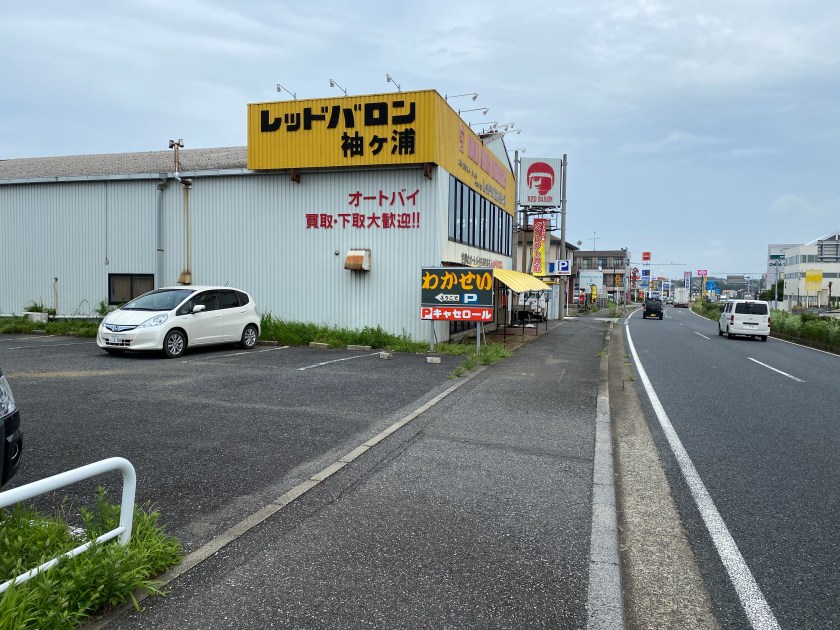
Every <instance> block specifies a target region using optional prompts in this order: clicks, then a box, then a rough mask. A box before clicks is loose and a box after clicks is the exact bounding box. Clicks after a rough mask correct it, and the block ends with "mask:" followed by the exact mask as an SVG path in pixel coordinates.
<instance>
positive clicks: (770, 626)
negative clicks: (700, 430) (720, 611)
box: [627, 326, 780, 630]
mask: <svg viewBox="0 0 840 630" xmlns="http://www.w3.org/2000/svg"><path fill="white" fill-rule="evenodd" d="M627 342H628V344H629V345H630V352H631V353H632V354H633V361H634V362H635V363H636V369H637V370H638V372H639V378H640V379H641V381H642V384H643V385H644V387H645V391H646V392H647V395H648V398H649V399H650V404H651V405H652V406H653V410H654V411H655V412H656V417H657V418H658V419H659V424H660V426H661V427H662V432H663V433H664V434H665V438H666V439H667V440H668V444H669V445H670V446H671V451H672V452H673V453H674V457H675V458H676V460H677V464H678V465H679V467H680V471H681V472H682V474H683V478H684V479H685V482H686V484H688V488H689V490H690V491H691V496H692V497H693V498H694V504H695V505H696V506H697V509H698V510H699V512H700V516H701V517H702V519H703V522H704V523H705V525H706V529H708V530H709V536H711V538H712V543H714V545H715V549H717V552H718V556H719V557H720V560H721V562H722V563H723V566H724V568H725V569H726V572H727V573H728V574H729V579H730V580H731V581H732V586H734V587H735V592H736V593H737V594H738V599H740V600H741V606H742V607H743V608H744V612H745V613H746V615H747V619H748V620H749V622H750V625H752V627H753V628H756V629H758V628H761V629H762V630H774V629H777V628H780V626H779V622H778V621H776V617H775V615H774V614H773V611H772V610H771V609H770V605H769V604H768V603H767V600H766V599H764V594H763V593H762V592H761V589H760V588H759V587H758V584H757V583H756V581H755V578H754V577H753V574H752V573H751V572H750V569H749V567H748V566H747V563H746V561H745V560H744V557H743V556H742V555H741V552H740V551H739V550H738V545H736V544H735V539H733V538H732V534H730V533H729V529H727V527H726V523H725V522H724V521H723V517H721V515H720V512H718V510H717V507H715V502H714V501H713V500H712V497H711V495H710V494H709V491H708V490H706V486H705V484H704V483H703V480H702V479H701V478H700V474H699V473H698V472H697V469H696V468H695V467H694V464H693V463H692V461H691V458H690V457H689V456H688V453H687V452H686V450H685V447H683V445H682V442H681V441H680V438H679V436H678V435H677V432H676V430H675V429H674V426H673V425H672V424H671V420H670V419H669V418H668V414H667V413H665V408H664V407H663V406H662V403H661V402H660V400H659V396H657V395H656V392H655V391H654V389H653V385H652V384H651V382H650V379H649V378H648V376H647V373H646V372H645V369H644V368H643V367H642V362H641V360H640V359H639V355H638V354H637V353H636V347H635V346H634V345H633V338H632V336H631V335H630V327H629V326H628V327H627Z"/></svg>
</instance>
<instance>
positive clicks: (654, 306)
mask: <svg viewBox="0 0 840 630" xmlns="http://www.w3.org/2000/svg"><path fill="white" fill-rule="evenodd" d="M642 318H644V319H648V318H655V319H662V300H659V299H654V298H649V299H647V300H645V310H644V313H643V314H642Z"/></svg>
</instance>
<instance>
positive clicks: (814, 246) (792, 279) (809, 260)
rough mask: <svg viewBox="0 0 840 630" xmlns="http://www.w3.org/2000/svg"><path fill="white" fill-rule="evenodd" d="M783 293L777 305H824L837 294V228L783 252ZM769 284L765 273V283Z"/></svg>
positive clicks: (839, 244)
mask: <svg viewBox="0 0 840 630" xmlns="http://www.w3.org/2000/svg"><path fill="white" fill-rule="evenodd" d="M784 255H785V258H784V266H783V267H782V268H781V269H783V270H784V279H785V297H784V301H783V302H780V303H779V307H780V308H783V309H785V310H791V309H792V308H793V307H798V306H803V307H808V306H826V305H827V304H828V303H829V299H830V300H831V301H832V302H833V303H834V304H837V302H838V301H840V300H839V299H838V296H840V232H835V233H834V234H828V235H826V236H823V237H821V238H818V239H815V240H813V241H811V242H810V243H805V244H804V245H795V246H792V247H788V248H787V249H786V250H785V252H784ZM769 284H772V280H771V278H770V276H768V285H769Z"/></svg>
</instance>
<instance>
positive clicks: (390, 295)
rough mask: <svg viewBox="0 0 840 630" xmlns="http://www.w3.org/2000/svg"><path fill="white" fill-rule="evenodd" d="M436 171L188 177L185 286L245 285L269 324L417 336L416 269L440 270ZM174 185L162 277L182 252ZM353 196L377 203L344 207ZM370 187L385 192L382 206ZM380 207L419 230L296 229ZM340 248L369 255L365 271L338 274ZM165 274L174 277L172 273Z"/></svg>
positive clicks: (441, 202) (441, 196)
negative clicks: (189, 278)
mask: <svg viewBox="0 0 840 630" xmlns="http://www.w3.org/2000/svg"><path fill="white" fill-rule="evenodd" d="M439 174H440V173H439V172H437V171H436V172H435V176H434V177H433V179H432V180H429V179H426V178H425V177H424V176H423V174H422V171H421V170H420V169H418V168H412V169H395V170H385V169H377V170H370V171H353V172H347V171H342V172H321V173H315V172H310V173H303V174H302V175H301V182H300V183H299V184H296V183H294V182H292V181H290V180H289V176H288V174H277V175H262V176H244V177H219V178H195V179H194V180H193V182H194V183H193V190H192V193H191V194H192V198H191V223H192V234H193V264H192V273H193V282H194V283H195V284H215V283H219V284H229V285H230V286H236V287H239V288H242V289H245V290H247V291H249V292H250V293H252V294H253V295H254V299H255V300H256V301H257V306H258V308H259V310H260V312H262V313H270V314H271V315H273V316H274V317H277V318H282V319H288V320H296V321H307V322H314V323H319V324H328V325H335V326H339V327H346V328H362V327H364V326H381V327H382V328H383V329H385V330H387V331H388V332H392V333H395V334H401V333H403V332H406V333H408V334H409V335H411V336H412V337H415V338H423V339H425V338H426V337H427V335H428V332H427V331H428V324H426V327H425V328H424V327H423V326H422V325H421V324H422V323H421V322H420V320H419V296H420V287H419V282H420V268H421V267H423V266H436V265H439V264H440V249H441V241H440V234H441V230H444V232H445V229H446V225H445V216H446V202H445V200H446V194H447V190H448V188H447V185H448V179H444V178H441V177H439V176H438V175H439ZM441 180H443V182H442V183H441ZM175 189H176V187H170V188H168V189H167V192H166V201H167V203H166V212H167V217H168V219H167V230H166V232H167V234H169V235H170V237H168V238H167V258H168V262H167V266H166V269H167V273H170V274H171V272H172V270H173V267H172V260H173V259H172V257H171V256H170V253H171V252H172V251H174V250H178V251H179V252H180V251H182V250H181V247H182V245H181V244H180V240H179V239H181V238H182V235H183V228H182V219H181V224H179V223H178V219H175V220H173V217H181V216H182V215H181V214H179V213H180V212H181V210H182V203H181V200H180V196H179V197H178V199H177V202H175V201H174V197H173V191H174V190H175ZM415 190H418V191H419V192H418V194H417V200H416V205H415V206H411V205H410V202H409V201H406V205H405V207H402V206H400V202H399V200H398V201H397V202H396V205H395V206H394V207H390V206H389V205H388V204H389V201H390V195H391V193H399V192H403V191H404V192H403V194H404V195H407V194H411V193H413V192H414V191H415ZM357 191H358V192H361V193H362V194H363V195H368V196H369V195H376V196H377V200H376V201H363V200H360V202H359V207H354V206H353V205H352V204H351V203H350V195H351V194H352V193H354V192H357ZM380 191H382V192H383V193H386V194H388V196H389V200H388V201H386V202H384V205H383V206H382V207H380V206H379V202H378V195H379V192H380ZM178 194H179V195H180V192H179V193H178ZM387 211H395V212H401V211H404V212H409V213H410V212H418V213H419V215H420V227H419V228H396V227H395V228H389V229H385V228H375V227H374V228H365V229H360V228H354V227H351V226H347V227H343V226H342V223H341V219H339V222H338V223H337V224H336V225H335V226H334V227H333V228H331V229H326V228H309V229H307V227H306V215H307V214H330V215H333V216H337V215H338V214H340V213H353V212H358V213H363V214H365V216H369V215H371V214H377V215H381V214H382V212H387ZM440 213H443V214H442V215H441V214H440ZM441 216H442V217H443V222H444V224H443V227H441V225H440V223H441ZM176 235H177V236H176ZM350 249H370V250H371V261H372V264H371V267H372V270H371V271H370V272H352V271H348V270H345V269H344V258H345V256H346V254H347V251H348V250H350ZM336 251H337V252H338V255H336V254H335V252H336ZM179 256H180V254H179ZM175 260H177V261H180V260H181V258H179V257H178V258H175ZM178 264H179V265H180V262H179V263H178ZM175 271H176V273H174V274H172V275H174V276H175V277H177V272H179V271H180V267H179V268H178V269H176V270H175ZM424 330H425V331H426V332H423V331H424Z"/></svg>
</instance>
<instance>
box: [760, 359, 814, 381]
mask: <svg viewBox="0 0 840 630" xmlns="http://www.w3.org/2000/svg"><path fill="white" fill-rule="evenodd" d="M747 358H748V359H749V360H750V361H752V362H753V363H758V364H759V365H763V366H764V367H766V368H767V369H768V370H773V371H774V372H778V373H779V374H781V375H782V376H787V377H788V378H791V379H793V380H794V381H796V382H797V383H804V382H805V381H803V380H802V379H801V378H796V377H795V376H791V375H790V374H788V373H787V372H782V371H781V370H777V369H776V368H774V367H773V366H771V365H767V364H766V363H762V362H761V361H756V360H755V359H753V358H752V357H747Z"/></svg>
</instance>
